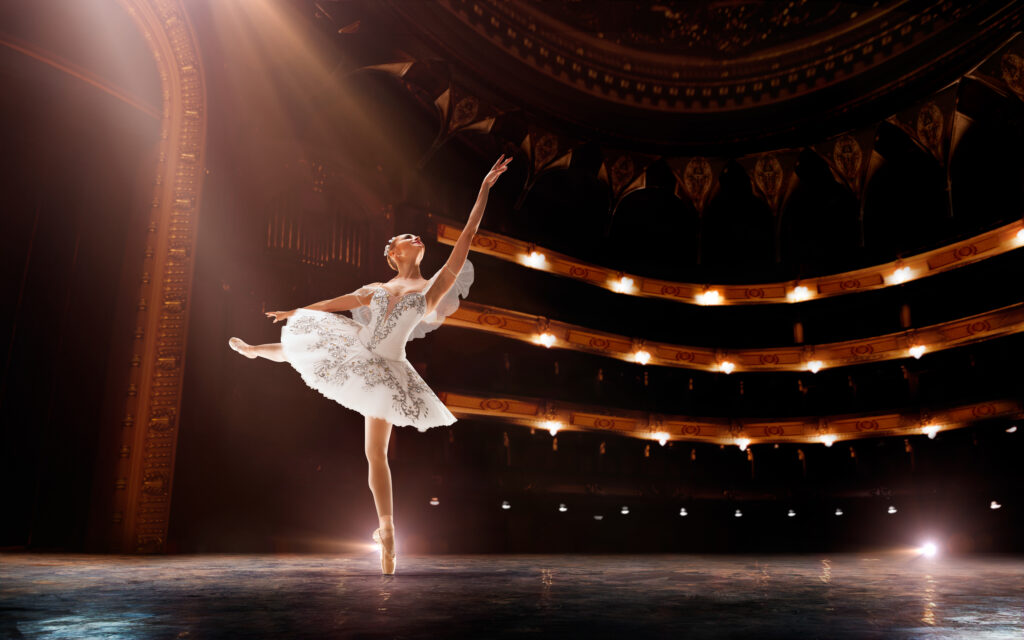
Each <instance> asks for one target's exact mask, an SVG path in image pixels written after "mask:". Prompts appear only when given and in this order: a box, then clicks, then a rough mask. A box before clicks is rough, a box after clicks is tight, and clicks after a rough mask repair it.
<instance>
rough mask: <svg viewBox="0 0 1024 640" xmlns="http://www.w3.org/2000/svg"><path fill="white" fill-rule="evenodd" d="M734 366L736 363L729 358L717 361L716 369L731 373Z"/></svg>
mask: <svg viewBox="0 0 1024 640" xmlns="http://www.w3.org/2000/svg"><path fill="white" fill-rule="evenodd" d="M735 368H736V364H735V363H734V362H731V361H729V360H723V361H721V362H719V363H718V369H719V370H720V371H722V372H724V373H726V374H729V373H732V372H733V370H734V369H735Z"/></svg>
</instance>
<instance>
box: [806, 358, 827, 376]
mask: <svg viewBox="0 0 1024 640" xmlns="http://www.w3.org/2000/svg"><path fill="white" fill-rule="evenodd" d="M823 364H824V363H823V362H822V361H821V360H811V361H810V362H808V363H807V370H808V371H810V372H811V373H818V372H819V371H821V365H823Z"/></svg>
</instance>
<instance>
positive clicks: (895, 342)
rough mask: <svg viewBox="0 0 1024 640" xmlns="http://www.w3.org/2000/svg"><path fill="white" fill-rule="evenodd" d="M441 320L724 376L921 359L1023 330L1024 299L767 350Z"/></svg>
mask: <svg viewBox="0 0 1024 640" xmlns="http://www.w3.org/2000/svg"><path fill="white" fill-rule="evenodd" d="M445 324H447V325H450V326H454V327H464V328H467V329H476V330H478V331H485V332H487V333H492V334H496V335H500V336H504V337H506V338H514V339H516V340H523V341H525V342H531V343H533V344H539V343H540V342H539V336H540V335H541V334H545V333H546V334H548V335H550V336H551V340H550V346H552V347H557V348H559V349H571V350H573V351H583V352H587V353H595V354H597V355H601V356H606V357H609V358H617V359H619V360H628V361H631V362H643V364H653V365H660V366H665V367H682V368H684V369H702V370H704V371H725V372H726V373H731V372H732V371H804V370H807V369H808V368H809V364H810V363H812V362H817V363H818V365H817V368H821V369H828V368H834V367H840V366H848V365H853V364H860V363H863V362H873V361H878V360H897V359H900V358H908V357H920V355H922V354H923V353H929V352H932V351H942V350H944V349H951V348H953V347H958V346H961V345H965V344H970V343H972V342H981V341H983V340H991V339H993V338H998V337H1001V336H1006V335H1010V334H1014V333H1020V332H1021V331H1024V302H1019V303H1017V304H1013V305H1010V306H1007V307H1003V308H1001V309H995V310H993V311H986V312H984V313H979V314H977V315H973V316H969V317H967V318H959V319H957V320H953V321H950V322H944V323H941V324H935V325H931V326H928V327H922V328H920V329H912V330H909V331H902V332H900V333H890V334H886V335H881V336H873V337H869V338H861V339H858V340H847V341H844V342H830V343H824V344H818V345H801V346H796V347H778V348H773V349H711V348H706V347H688V346H681V345H675V344H669V343H666V342H653V341H646V340H642V339H639V338H633V337H629V336H620V335H616V334H614V333H606V332H603V331H597V330H595V329H588V328H586V327H581V326H578V325H574V324H569V323H567V322H560V321H558V320H551V319H548V318H543V317H541V316H534V315H530V314H526V313H520V312H518V311H510V310H508V309H502V308H500V307H492V306H488V305H482V304H477V303H475V302H471V301H469V300H466V301H463V302H462V304H461V305H460V306H459V308H458V310H456V311H455V313H453V314H452V315H451V316H449V317H448V318H447V319H446V320H445ZM913 347H923V350H922V351H921V353H916V354H915V352H912V351H911V349H912V348H913ZM641 351H643V352H646V354H647V359H646V360H638V359H637V355H636V354H637V353H639V352H641ZM723 362H730V363H732V365H733V367H732V368H727V369H723V367H722V363H723Z"/></svg>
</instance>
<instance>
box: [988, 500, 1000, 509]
mask: <svg viewBox="0 0 1024 640" xmlns="http://www.w3.org/2000/svg"><path fill="white" fill-rule="evenodd" d="M1002 507H1003V505H1001V504H999V503H998V502H996V501H995V500H993V501H992V502H991V503H990V504H989V505H988V508H989V509H992V510H993V511H995V510H996V509H1001V508H1002Z"/></svg>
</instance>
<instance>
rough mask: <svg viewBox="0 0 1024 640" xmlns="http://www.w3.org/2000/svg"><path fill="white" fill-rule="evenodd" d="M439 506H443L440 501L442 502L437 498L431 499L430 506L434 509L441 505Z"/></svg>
mask: <svg viewBox="0 0 1024 640" xmlns="http://www.w3.org/2000/svg"><path fill="white" fill-rule="evenodd" d="M439 504H441V501H440V500H438V499H437V498H431V499H430V506H432V507H436V506H437V505H439Z"/></svg>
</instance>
